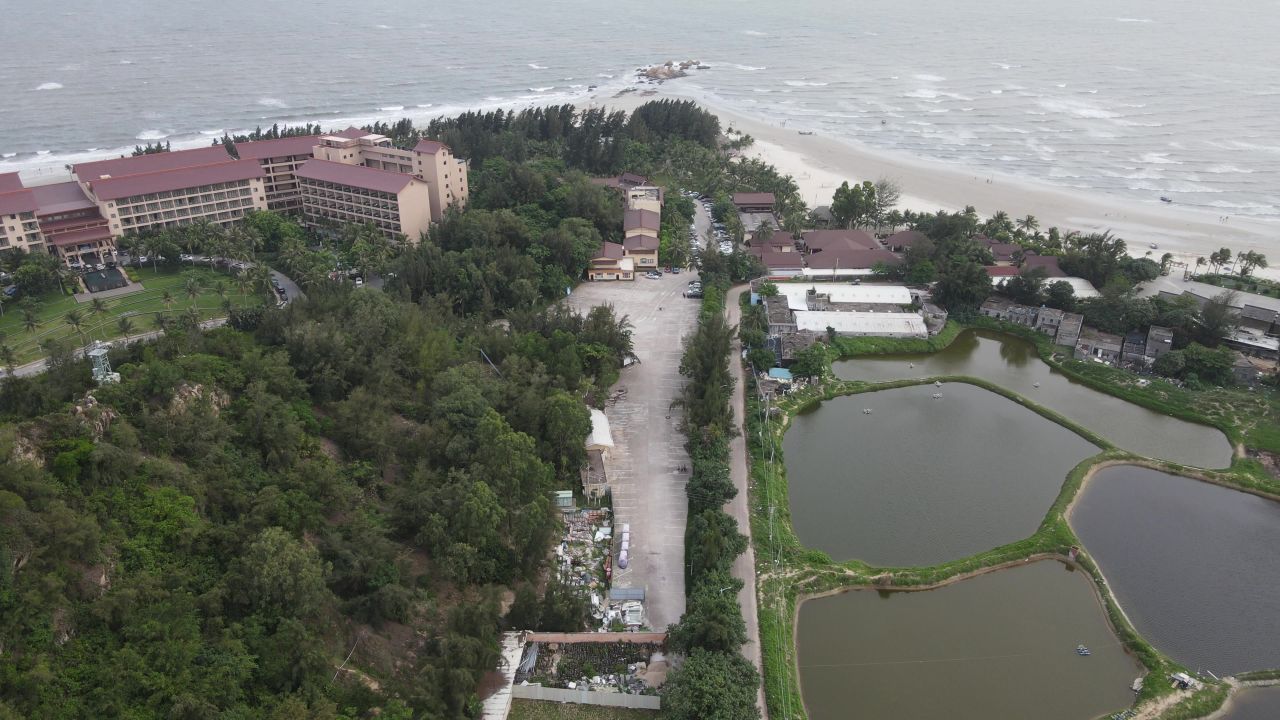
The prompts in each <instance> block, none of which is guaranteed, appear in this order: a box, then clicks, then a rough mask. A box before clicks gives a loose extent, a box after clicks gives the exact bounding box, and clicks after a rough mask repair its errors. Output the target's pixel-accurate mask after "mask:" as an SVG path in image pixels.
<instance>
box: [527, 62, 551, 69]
mask: <svg viewBox="0 0 1280 720" xmlns="http://www.w3.org/2000/svg"><path fill="white" fill-rule="evenodd" d="M529 67H531V68H533V69H534V70H546V69H547V66H546V65H539V64H538V63H529Z"/></svg>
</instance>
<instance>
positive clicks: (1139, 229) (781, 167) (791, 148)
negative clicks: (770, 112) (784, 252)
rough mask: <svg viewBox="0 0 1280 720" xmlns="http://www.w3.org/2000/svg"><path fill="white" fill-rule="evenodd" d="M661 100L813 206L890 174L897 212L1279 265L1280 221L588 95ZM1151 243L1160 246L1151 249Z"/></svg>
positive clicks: (1180, 255) (1138, 250)
mask: <svg viewBox="0 0 1280 720" xmlns="http://www.w3.org/2000/svg"><path fill="white" fill-rule="evenodd" d="M655 99H674V100H691V101H693V102H696V103H698V104H699V105H701V106H702V107H704V108H706V109H707V110H709V111H710V112H712V113H714V114H716V115H717V116H719V117H720V119H721V122H722V123H723V124H724V126H725V127H726V128H728V127H733V128H734V129H736V130H741V131H742V132H744V133H746V134H748V135H750V136H751V137H752V138H753V139H754V140H755V142H754V143H753V144H752V145H750V146H749V147H747V148H745V149H744V150H743V151H742V156H743V157H748V158H756V159H759V160H763V161H764V162H767V163H769V164H771V165H773V166H774V167H776V168H777V169H778V171H779V172H781V173H782V174H784V175H790V176H791V177H792V179H794V180H795V182H796V185H798V186H799V188H800V196H801V198H802V199H803V200H804V201H805V203H806V204H808V205H809V207H810V208H813V207H817V206H819V205H829V204H830V203H831V196H832V194H833V193H834V192H835V189H836V188H837V187H839V185H840V183H841V182H844V181H845V180H848V181H849V182H851V183H852V182H854V181H857V182H861V181H863V180H871V181H875V180H878V179H880V178H881V177H887V178H890V179H893V180H896V181H897V182H898V183H899V185H900V186H901V190H902V198H901V200H900V201H899V203H898V208H899V209H903V210H908V209H909V210H914V211H917V212H927V213H932V212H935V211H937V210H939V209H941V210H948V211H958V210H962V209H964V207H965V206H966V205H973V206H974V208H975V209H977V211H978V213H979V214H980V215H982V216H984V217H986V216H990V215H991V214H992V213H994V212H996V211H999V210H1004V211H1006V212H1008V213H1009V215H1010V217H1011V218H1014V219H1017V218H1021V217H1025V216H1026V215H1028V214H1031V215H1035V216H1036V218H1037V219H1038V220H1039V221H1040V229H1041V231H1042V232H1044V231H1047V230H1048V228H1049V227H1050V226H1055V225H1056V226H1057V227H1059V228H1060V229H1061V230H1062V231H1063V232H1064V233H1065V232H1066V231H1068V230H1078V231H1080V232H1083V233H1090V232H1104V231H1107V230H1110V231H1111V232H1113V233H1114V234H1116V235H1117V236H1119V237H1121V238H1123V239H1124V240H1125V241H1126V243H1127V245H1128V251H1129V254H1130V255H1132V256H1134V257H1143V256H1145V255H1146V254H1147V253H1148V252H1149V253H1151V255H1152V257H1153V259H1156V260H1158V259H1159V257H1160V256H1161V255H1162V254H1164V253H1166V252H1169V253H1172V254H1173V255H1174V260H1175V262H1185V263H1187V264H1188V265H1190V266H1191V267H1193V268H1194V266H1195V260H1196V257H1198V256H1208V255H1209V253H1211V252H1213V251H1215V250H1217V249H1219V248H1221V247H1227V248H1230V249H1231V250H1232V251H1233V252H1240V251H1249V250H1252V251H1255V252H1261V253H1263V254H1268V250H1271V251H1272V252H1271V253H1270V254H1271V255H1272V256H1275V257H1277V258H1280V247H1272V246H1274V245H1276V242H1275V240H1274V239H1273V238H1274V237H1275V236H1276V235H1277V234H1280V224H1278V223H1274V222H1268V221H1266V220H1259V219H1254V218H1244V217H1240V218H1236V217H1232V218H1230V220H1228V221H1227V222H1218V220H1217V219H1216V218H1215V217H1213V216H1212V215H1210V214H1208V213H1204V212H1201V211H1199V210H1192V209H1189V208H1183V207H1178V206H1177V205H1165V204H1163V203H1161V202H1160V201H1159V200H1158V199H1155V198H1153V199H1152V200H1151V201H1150V202H1147V203H1144V202H1142V201H1139V200H1132V199H1128V198H1122V197H1115V196H1110V195H1104V194H1102V193H1089V192H1083V191H1078V190H1072V189H1070V188H1062V187H1056V186H1053V185H1050V184H1048V183H1044V182H1041V181H1037V180H1032V179H1028V178H1023V177H1018V176H1014V175H1006V174H1000V173H992V172H990V171H986V170H979V169H966V168H964V167H963V166H959V165H953V164H949V163H945V162H940V161H935V160H927V159H924V158H919V157H916V156H911V155H907V154H905V153H893V152H889V151H882V150H877V149H873V148H870V147H867V146H865V145H861V144H859V143H857V141H856V139H843V138H838V137H833V136H830V135H823V134H817V133H815V134H813V135H800V134H799V132H798V131H797V130H795V129H787V128H784V127H779V126H777V125H773V124H770V123H768V122H764V121H761V120H759V119H756V118H752V117H748V116H746V115H744V114H742V113H740V112H736V111H734V110H731V109H728V108H725V107H723V106H721V105H717V104H716V103H715V102H712V101H708V100H706V99H705V98H701V97H695V96H693V95H689V94H681V93H679V92H668V91H665V90H656V89H653V88H644V89H643V90H638V91H636V92H628V93H624V94H621V95H615V96H613V97H599V96H598V94H597V96H592V97H591V98H589V99H588V100H589V102H588V103H587V104H588V106H591V105H604V106H608V107H612V108H616V109H619V110H628V111H629V110H631V109H633V108H635V107H636V106H638V105H640V104H641V103H643V102H647V101H649V100H655ZM988 180H990V182H988ZM1152 243H1155V244H1156V245H1157V246H1158V247H1157V248H1155V249H1152V248H1151V247H1150V245H1151V244H1152ZM1278 264H1280V263H1278ZM1176 271H1177V270H1176V269H1175V270H1174V272H1176ZM1254 274H1255V275H1257V276H1259V277H1268V278H1272V279H1280V268H1276V267H1272V268H1268V269H1263V270H1258V271H1255V272H1254Z"/></svg>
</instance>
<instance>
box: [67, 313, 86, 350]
mask: <svg viewBox="0 0 1280 720" xmlns="http://www.w3.org/2000/svg"><path fill="white" fill-rule="evenodd" d="M63 320H64V321H65V322H66V323H67V324H68V325H70V326H71V328H72V329H73V330H75V331H76V334H78V335H79V336H80V340H81V342H84V340H85V337H84V314H83V313H81V312H80V309H79V308H71V309H70V310H68V311H67V314H66V315H65V316H64V317H63Z"/></svg>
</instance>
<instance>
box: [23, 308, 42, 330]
mask: <svg viewBox="0 0 1280 720" xmlns="http://www.w3.org/2000/svg"><path fill="white" fill-rule="evenodd" d="M22 327H23V329H25V330H26V331H27V332H29V333H33V332H35V331H36V329H37V328H39V327H40V318H39V316H37V315H36V311H35V310H33V309H31V308H22Z"/></svg>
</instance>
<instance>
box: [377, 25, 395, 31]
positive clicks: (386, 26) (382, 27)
mask: <svg viewBox="0 0 1280 720" xmlns="http://www.w3.org/2000/svg"><path fill="white" fill-rule="evenodd" d="M374 27H376V28H378V29H379V30H390V29H391V26H390V25H374Z"/></svg>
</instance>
